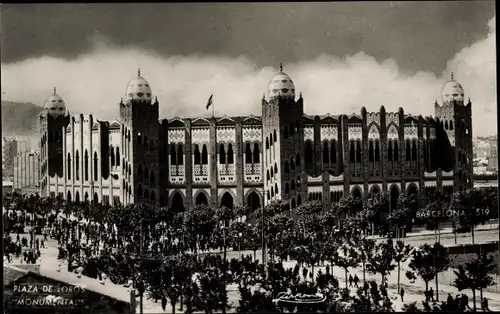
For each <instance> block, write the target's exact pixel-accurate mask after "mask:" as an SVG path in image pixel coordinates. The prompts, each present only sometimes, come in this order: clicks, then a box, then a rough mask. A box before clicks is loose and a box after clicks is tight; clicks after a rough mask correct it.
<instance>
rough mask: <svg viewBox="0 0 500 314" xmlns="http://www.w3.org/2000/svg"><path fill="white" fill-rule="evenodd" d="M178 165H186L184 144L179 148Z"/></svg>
mask: <svg viewBox="0 0 500 314" xmlns="http://www.w3.org/2000/svg"><path fill="white" fill-rule="evenodd" d="M177 165H179V166H182V165H184V151H183V150H182V144H179V146H177Z"/></svg>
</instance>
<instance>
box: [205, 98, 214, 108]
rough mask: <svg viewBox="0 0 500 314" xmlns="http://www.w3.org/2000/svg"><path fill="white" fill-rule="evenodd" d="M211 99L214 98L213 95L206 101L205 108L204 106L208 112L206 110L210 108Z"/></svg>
mask: <svg viewBox="0 0 500 314" xmlns="http://www.w3.org/2000/svg"><path fill="white" fill-rule="evenodd" d="M212 97H214V94H212V95H210V98H208V101H207V106H206V108H207V110H208V108H210V106H211V105H212Z"/></svg>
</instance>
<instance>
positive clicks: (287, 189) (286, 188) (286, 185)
mask: <svg viewBox="0 0 500 314" xmlns="http://www.w3.org/2000/svg"><path fill="white" fill-rule="evenodd" d="M288 193H290V186H289V185H288V182H287V183H285V194H288Z"/></svg>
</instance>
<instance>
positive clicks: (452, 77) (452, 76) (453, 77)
mask: <svg viewBox="0 0 500 314" xmlns="http://www.w3.org/2000/svg"><path fill="white" fill-rule="evenodd" d="M454 79H455V76H454V75H453V72H451V80H454Z"/></svg>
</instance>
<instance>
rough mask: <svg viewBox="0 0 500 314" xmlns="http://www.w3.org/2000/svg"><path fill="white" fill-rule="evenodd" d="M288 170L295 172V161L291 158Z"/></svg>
mask: <svg viewBox="0 0 500 314" xmlns="http://www.w3.org/2000/svg"><path fill="white" fill-rule="evenodd" d="M290 170H292V171H293V170H295V160H294V159H293V157H292V159H291V160H290Z"/></svg>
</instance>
